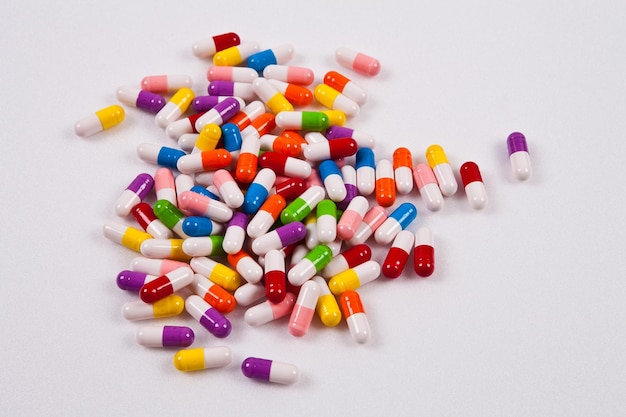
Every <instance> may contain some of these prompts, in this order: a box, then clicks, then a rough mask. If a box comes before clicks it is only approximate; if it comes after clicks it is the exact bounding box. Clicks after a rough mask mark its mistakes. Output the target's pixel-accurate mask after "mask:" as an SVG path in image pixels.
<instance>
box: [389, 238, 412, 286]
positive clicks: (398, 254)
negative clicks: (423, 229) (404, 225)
mask: <svg viewBox="0 0 626 417" xmlns="http://www.w3.org/2000/svg"><path fill="white" fill-rule="evenodd" d="M414 242H415V235H414V234H413V232H410V231H408V230H402V231H400V232H399V233H398V234H397V235H396V237H395V238H394V240H393V243H392V244H391V248H389V252H387V256H386V257H385V260H384V261H383V268H382V272H383V275H384V276H386V277H387V278H398V277H399V276H400V275H401V274H402V271H404V267H405V265H406V262H407V260H408V259H409V255H410V254H411V249H413V243H414Z"/></svg>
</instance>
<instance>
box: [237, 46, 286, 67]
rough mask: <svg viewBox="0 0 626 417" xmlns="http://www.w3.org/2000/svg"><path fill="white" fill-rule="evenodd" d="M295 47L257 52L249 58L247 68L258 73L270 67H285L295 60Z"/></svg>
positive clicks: (282, 47) (281, 47)
mask: <svg viewBox="0 0 626 417" xmlns="http://www.w3.org/2000/svg"><path fill="white" fill-rule="evenodd" d="M293 54H294V47H293V45H291V44H283V45H279V46H277V47H275V48H272V49H266V50H264V51H260V52H256V53H254V54H252V55H250V56H249V57H248V59H247V60H246V66H247V67H250V68H252V69H254V70H255V71H257V72H258V73H263V70H264V69H265V68H266V67H267V66H268V65H283V64H285V63H286V62H288V61H289V60H290V59H291V58H293Z"/></svg>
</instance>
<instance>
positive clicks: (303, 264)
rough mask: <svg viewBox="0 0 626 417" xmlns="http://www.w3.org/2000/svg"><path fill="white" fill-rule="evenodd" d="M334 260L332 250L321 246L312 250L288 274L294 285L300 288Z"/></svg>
mask: <svg viewBox="0 0 626 417" xmlns="http://www.w3.org/2000/svg"><path fill="white" fill-rule="evenodd" d="M332 258H333V254H332V252H331V250H330V248H329V247H328V246H326V245H324V244H320V245H317V246H315V247H314V248H313V249H311V250H310V251H309V252H308V253H307V254H306V255H305V256H304V258H302V260H300V261H299V262H298V263H296V264H295V265H294V266H293V267H292V268H291V269H290V270H289V273H288V274H287V278H288V279H289V282H290V283H291V284H292V285H295V286H299V285H302V284H304V283H305V282H306V281H308V280H309V279H311V278H313V277H314V276H315V275H316V274H317V273H318V272H320V271H321V270H322V269H323V268H324V267H325V266H326V265H328V263H329V262H330V261H331V259H332Z"/></svg>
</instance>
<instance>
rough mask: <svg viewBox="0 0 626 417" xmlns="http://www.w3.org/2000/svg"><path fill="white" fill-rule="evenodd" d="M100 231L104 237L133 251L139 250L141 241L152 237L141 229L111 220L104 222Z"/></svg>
mask: <svg viewBox="0 0 626 417" xmlns="http://www.w3.org/2000/svg"><path fill="white" fill-rule="evenodd" d="M102 233H103V234H104V237H106V238H107V239H109V240H111V241H112V242H115V243H117V244H118V245H122V246H124V247H127V248H128V249H131V250H134V251H135V252H140V251H141V244H142V243H143V242H145V241H146V240H148V239H152V235H150V234H149V233H146V232H144V231H143V230H140V229H137V228H136V227H132V226H127V225H125V224H123V223H119V222H116V221H112V220H109V221H106V222H105V223H104V225H103V227H102Z"/></svg>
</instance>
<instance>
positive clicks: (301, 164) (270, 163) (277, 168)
mask: <svg viewBox="0 0 626 417" xmlns="http://www.w3.org/2000/svg"><path fill="white" fill-rule="evenodd" d="M259 166H260V167H261V168H270V169H272V170H273V171H274V172H275V173H276V175H279V176H284V177H296V178H308V177H309V176H310V175H311V172H312V171H311V165H309V164H308V163H307V162H306V161H303V160H301V159H297V158H293V157H291V156H287V155H283V154H280V153H278V152H263V154H262V155H261V157H260V158H259Z"/></svg>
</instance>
